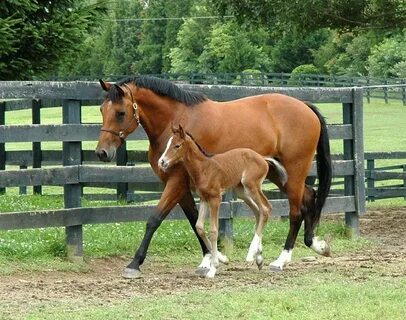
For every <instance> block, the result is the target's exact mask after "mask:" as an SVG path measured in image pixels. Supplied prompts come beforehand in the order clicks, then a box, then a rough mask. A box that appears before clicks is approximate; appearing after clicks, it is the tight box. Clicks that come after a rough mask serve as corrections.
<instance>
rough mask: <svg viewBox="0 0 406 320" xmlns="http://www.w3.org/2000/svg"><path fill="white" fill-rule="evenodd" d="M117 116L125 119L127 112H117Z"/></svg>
mask: <svg viewBox="0 0 406 320" xmlns="http://www.w3.org/2000/svg"><path fill="white" fill-rule="evenodd" d="M116 116H117V118H124V116H125V112H124V111H117V112H116Z"/></svg>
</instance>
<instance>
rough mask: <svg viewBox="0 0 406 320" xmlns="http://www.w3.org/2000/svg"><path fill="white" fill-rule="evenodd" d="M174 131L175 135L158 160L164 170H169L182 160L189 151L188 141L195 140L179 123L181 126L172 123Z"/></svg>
mask: <svg viewBox="0 0 406 320" xmlns="http://www.w3.org/2000/svg"><path fill="white" fill-rule="evenodd" d="M172 133H173V135H172V137H171V138H170V139H169V141H168V144H167V145H166V149H165V151H164V153H163V154H162V156H161V157H160V158H159V160H158V166H159V167H160V168H161V169H162V170H163V171H167V170H168V169H169V168H171V167H173V166H174V165H175V164H177V163H179V162H182V161H183V159H184V156H185V153H186V152H187V150H186V149H187V143H190V142H193V141H191V138H190V137H189V136H188V135H187V134H186V133H185V131H184V130H183V128H182V126H181V125H179V128H176V127H174V126H173V125H172Z"/></svg>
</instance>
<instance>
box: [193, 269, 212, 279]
mask: <svg viewBox="0 0 406 320" xmlns="http://www.w3.org/2000/svg"><path fill="white" fill-rule="evenodd" d="M209 271H210V268H204V267H198V268H197V269H196V271H195V273H196V274H197V275H198V276H199V277H206V275H207V274H208V273H209Z"/></svg>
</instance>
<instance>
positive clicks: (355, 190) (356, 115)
mask: <svg viewBox="0 0 406 320" xmlns="http://www.w3.org/2000/svg"><path fill="white" fill-rule="evenodd" d="M352 92H353V102H352V103H343V123H344V124H351V125H352V133H353V137H352V139H345V140H344V160H353V161H354V175H351V176H345V177H344V195H346V196H354V197H355V211H351V212H346V213H345V223H346V225H347V227H348V230H349V232H350V235H351V236H359V234H360V233H359V216H358V215H359V214H362V213H364V212H365V169H364V145H363V114H362V112H363V110H362V89H360V88H354V89H352Z"/></svg>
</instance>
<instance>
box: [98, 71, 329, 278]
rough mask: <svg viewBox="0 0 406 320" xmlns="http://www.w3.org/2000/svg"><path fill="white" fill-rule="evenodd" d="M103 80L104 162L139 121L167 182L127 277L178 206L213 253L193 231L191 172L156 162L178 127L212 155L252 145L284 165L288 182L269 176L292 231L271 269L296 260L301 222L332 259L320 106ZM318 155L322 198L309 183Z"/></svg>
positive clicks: (135, 80) (148, 80) (140, 80)
mask: <svg viewBox="0 0 406 320" xmlns="http://www.w3.org/2000/svg"><path fill="white" fill-rule="evenodd" d="M100 83H101V86H102V88H103V89H104V90H105V91H107V95H106V97H105V101H104V102H103V104H102V106H101V108H100V110H101V112H102V116H103V127H102V129H101V133H100V137H99V143H98V145H97V149H96V153H97V155H98V156H99V158H100V159H101V160H103V161H111V160H113V159H114V157H115V155H116V150H117V148H118V147H119V146H120V145H121V144H122V143H123V141H124V139H125V138H126V137H127V136H128V135H129V134H130V133H131V132H133V131H134V130H135V129H136V128H137V127H138V125H139V124H141V125H142V127H143V128H144V130H145V132H146V133H147V135H148V138H149V142H150V147H149V152H148V159H149V162H150V164H151V166H152V168H153V170H154V171H155V173H156V174H157V175H158V176H159V178H160V179H161V180H162V181H163V182H164V183H165V189H164V191H163V193H162V196H161V199H160V200H159V203H158V206H157V208H156V212H155V213H154V214H152V215H151V216H150V218H149V219H148V222H147V228H146V232H145V235H144V238H143V240H142V242H141V245H140V247H139V249H138V250H137V252H136V253H135V256H134V259H133V260H132V261H131V263H130V264H129V265H128V266H127V268H126V269H125V271H124V273H123V276H124V277H128V278H137V277H139V276H141V273H140V271H139V267H140V265H141V264H142V263H143V262H144V259H145V256H146V253H147V249H148V246H149V244H150V241H151V238H152V236H153V234H154V232H155V231H156V229H157V228H158V227H159V226H160V224H161V222H162V221H163V220H164V219H165V217H166V216H167V215H168V214H169V212H170V211H171V210H172V208H173V207H175V205H176V204H177V203H179V205H180V206H181V208H182V209H183V211H184V213H185V215H186V217H187V218H188V220H189V222H190V224H191V226H192V228H193V230H194V232H195V234H196V236H197V238H198V240H199V243H200V246H201V248H202V251H203V256H205V255H206V254H208V253H209V250H208V248H207V246H206V244H205V243H204V241H203V240H202V238H201V237H200V236H199V234H198V232H197V230H196V227H195V226H196V222H197V217H198V211H197V208H196V204H195V202H194V199H193V197H192V194H191V191H190V181H189V177H188V174H187V172H186V170H185V168H184V167H183V166H182V164H178V165H176V166H175V167H173V168H172V169H171V170H170V171H168V172H163V171H162V170H161V169H160V168H159V167H158V159H159V158H160V157H161V155H162V153H163V152H164V150H165V148H166V146H167V143H168V140H169V138H170V137H171V135H172V130H171V124H172V123H180V124H181V125H182V126H183V128H184V129H185V130H186V131H188V132H190V133H191V134H192V135H193V137H194V138H195V139H196V140H197V141H199V143H200V145H201V146H202V147H203V148H204V149H205V150H207V151H208V152H211V153H223V152H225V151H228V150H231V149H236V148H242V147H244V148H250V149H253V150H254V151H256V152H257V153H259V154H261V155H263V156H267V157H273V158H275V159H277V160H278V161H279V162H280V163H281V164H282V165H283V166H284V167H285V169H286V171H287V173H288V176H289V179H288V182H287V183H286V185H282V183H281V181H280V179H279V176H278V175H276V174H275V171H274V170H270V171H269V174H268V176H267V178H268V179H270V180H271V181H272V182H274V183H275V184H276V185H277V186H278V187H279V188H280V189H281V190H282V191H283V192H285V193H286V195H287V197H288V200H289V206H290V211H289V219H290V227H289V233H288V236H287V239H286V242H285V246H284V249H283V250H282V252H281V254H280V256H279V257H278V259H276V260H275V261H274V262H272V263H271V264H270V268H271V269H272V270H276V271H281V270H282V269H283V267H284V266H285V265H286V264H287V263H289V262H290V260H291V256H292V249H293V246H294V243H295V241H296V238H297V234H298V231H299V229H300V226H301V224H302V221H303V220H304V222H305V236H304V242H305V244H306V245H307V246H308V247H310V248H312V249H313V250H314V251H316V252H317V253H319V254H322V255H328V254H329V252H330V251H329V247H328V245H327V243H326V242H325V241H319V240H318V239H317V237H315V236H314V229H315V227H316V225H317V224H318V222H319V219H320V213H321V209H322V207H323V205H324V202H325V200H326V198H327V195H328V193H329V190H330V184H331V177H332V173H331V172H332V169H331V158H330V146H329V140H328V134H327V127H326V123H325V120H324V118H323V117H322V115H321V114H320V113H319V111H318V110H317V108H316V107H315V106H313V105H312V104H310V103H304V102H302V101H300V100H297V99H295V98H292V97H288V96H285V95H282V94H264V95H259V96H253V97H247V98H243V99H238V100H234V101H228V102H216V101H212V100H210V99H208V98H207V97H206V96H204V95H203V94H201V93H194V92H190V91H185V90H182V89H181V88H179V87H178V86H176V85H174V84H173V83H171V82H169V81H166V80H161V79H157V78H153V77H146V76H135V77H130V78H126V79H123V80H121V81H119V82H118V83H116V84H111V83H107V82H103V81H100ZM316 150H317V155H316V161H317V173H318V177H319V187H318V189H317V193H316V192H315V191H314V190H313V188H311V187H310V186H307V185H305V179H306V177H307V175H308V173H309V170H310V168H311V164H312V160H313V157H314V154H315V152H316ZM222 258H224V259H222ZM219 260H220V262H222V260H226V258H225V257H222V256H221V255H219ZM202 263H203V262H202Z"/></svg>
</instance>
